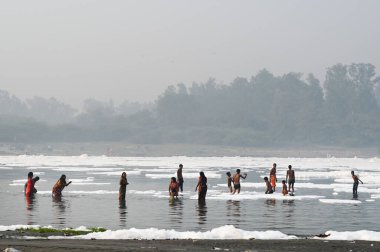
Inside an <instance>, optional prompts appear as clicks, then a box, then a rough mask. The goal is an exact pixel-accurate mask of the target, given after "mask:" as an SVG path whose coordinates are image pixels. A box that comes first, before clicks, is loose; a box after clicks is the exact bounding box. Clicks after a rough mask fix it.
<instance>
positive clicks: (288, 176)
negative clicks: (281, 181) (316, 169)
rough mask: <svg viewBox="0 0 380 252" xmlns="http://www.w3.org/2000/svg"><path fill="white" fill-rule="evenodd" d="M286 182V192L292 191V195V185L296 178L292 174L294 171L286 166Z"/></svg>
mask: <svg viewBox="0 0 380 252" xmlns="http://www.w3.org/2000/svg"><path fill="white" fill-rule="evenodd" d="M286 181H287V182H288V185H289V187H288V190H289V192H290V190H292V193H294V183H295V182H296V176H295V174H294V170H292V166H291V165H289V166H288V170H287V171H286ZM290 188H291V189H290Z"/></svg>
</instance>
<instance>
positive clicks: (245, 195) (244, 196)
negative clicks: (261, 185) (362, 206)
mask: <svg viewBox="0 0 380 252" xmlns="http://www.w3.org/2000/svg"><path fill="white" fill-rule="evenodd" d="M320 198H324V196H319V195H302V196H289V195H286V196H284V195H282V194H280V193H273V194H265V193H263V192H262V193H257V192H253V193H252V192H242V193H240V194H231V193H221V194H211V193H210V194H207V196H206V200H236V201H241V200H259V199H275V200H304V199H320ZM190 199H198V196H197V195H193V196H191V197H190Z"/></svg>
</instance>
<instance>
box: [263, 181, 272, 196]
mask: <svg viewBox="0 0 380 252" xmlns="http://www.w3.org/2000/svg"><path fill="white" fill-rule="evenodd" d="M264 181H265V184H266V186H267V190H266V191H265V194H272V193H273V189H272V185H271V184H270V182H269V180H268V177H265V178H264Z"/></svg>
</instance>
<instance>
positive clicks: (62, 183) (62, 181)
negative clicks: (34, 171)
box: [52, 174, 71, 197]
mask: <svg viewBox="0 0 380 252" xmlns="http://www.w3.org/2000/svg"><path fill="white" fill-rule="evenodd" d="M70 184H71V181H70V182H69V183H66V175H64V174H62V176H61V177H60V178H59V179H58V181H57V183H55V185H54V187H53V189H52V195H53V197H60V196H62V191H63V189H64V188H65V187H66V186H68V185H70Z"/></svg>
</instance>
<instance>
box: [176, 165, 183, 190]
mask: <svg viewBox="0 0 380 252" xmlns="http://www.w3.org/2000/svg"><path fill="white" fill-rule="evenodd" d="M182 168H183V165H182V164H179V167H178V170H177V180H178V185H179V189H180V190H181V192H183V176H182Z"/></svg>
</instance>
